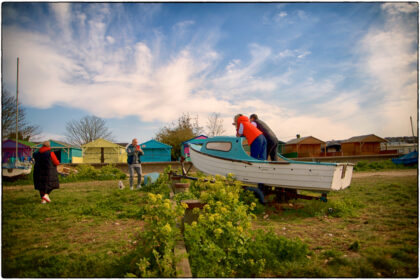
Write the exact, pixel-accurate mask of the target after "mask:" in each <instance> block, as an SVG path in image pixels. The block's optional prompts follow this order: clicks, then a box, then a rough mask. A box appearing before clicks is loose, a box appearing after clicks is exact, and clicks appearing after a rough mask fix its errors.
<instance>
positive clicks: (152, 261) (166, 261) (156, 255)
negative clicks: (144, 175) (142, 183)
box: [126, 193, 185, 277]
mask: <svg viewBox="0 0 420 280" xmlns="http://www.w3.org/2000/svg"><path fill="white" fill-rule="evenodd" d="M184 209H185V208H184V207H183V206H182V205H173V204H172V202H171V201H170V200H169V199H165V198H164V197H163V196H162V195H161V194H153V193H148V194H147V203H146V204H145V206H144V214H143V219H144V221H145V226H144V230H143V231H141V232H140V233H139V235H138V238H137V240H138V244H139V245H138V246H137V248H136V252H137V254H136V258H135V259H134V261H133V262H134V263H135V264H136V267H134V268H131V271H130V273H128V274H127V275H126V276H133V277H175V276H176V269H175V264H176V258H175V255H174V251H173V249H174V246H175V242H176V240H177V239H179V238H181V235H180V230H179V228H178V227H177V224H179V223H180V222H181V218H182V216H183V214H184Z"/></svg>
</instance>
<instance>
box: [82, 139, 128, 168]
mask: <svg viewBox="0 0 420 280" xmlns="http://www.w3.org/2000/svg"><path fill="white" fill-rule="evenodd" d="M82 153H83V163H120V162H127V152H126V151H125V147H123V146H120V145H118V144H116V143H112V142H110V141H108V140H105V139H102V138H99V139H96V140H94V141H92V142H89V143H87V144H85V145H82Z"/></svg>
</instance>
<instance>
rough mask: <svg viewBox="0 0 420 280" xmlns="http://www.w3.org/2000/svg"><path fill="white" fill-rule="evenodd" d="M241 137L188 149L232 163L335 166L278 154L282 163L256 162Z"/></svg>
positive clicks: (214, 139) (217, 139)
mask: <svg viewBox="0 0 420 280" xmlns="http://www.w3.org/2000/svg"><path fill="white" fill-rule="evenodd" d="M243 140H244V138H243V137H233V136H216V137H212V138H207V139H205V141H204V142H203V144H202V145H201V146H199V145H196V144H189V145H190V148H192V149H194V150H195V151H196V152H200V153H203V154H206V155H210V156H213V157H217V158H222V159H229V160H232V161H240V162H249V163H268V164H288V163H294V164H311V165H326V166H337V165H338V164H337V163H331V162H308V161H297V160H291V159H288V158H285V157H283V156H282V155H280V154H279V157H280V158H281V159H282V161H268V160H258V159H255V158H253V157H251V156H249V155H248V154H247V153H246V152H245V151H244V149H243V146H242V143H243Z"/></svg>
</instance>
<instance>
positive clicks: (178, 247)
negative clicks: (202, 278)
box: [174, 240, 192, 278]
mask: <svg viewBox="0 0 420 280" xmlns="http://www.w3.org/2000/svg"><path fill="white" fill-rule="evenodd" d="M174 254H175V259H177V258H180V261H179V262H178V263H177V264H176V273H177V277H181V278H191V277H192V273H191V267H190V262H189V261H188V254H187V249H186V248H185V243H184V240H178V241H177V242H176V244H175V248H174Z"/></svg>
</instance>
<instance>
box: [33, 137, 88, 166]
mask: <svg viewBox="0 0 420 280" xmlns="http://www.w3.org/2000/svg"><path fill="white" fill-rule="evenodd" d="M49 141H50V146H51V151H52V152H54V154H55V156H56V157H57V159H58V161H59V162H60V163H78V162H81V159H82V149H81V148H79V147H76V146H72V145H70V144H67V143H64V142H61V141H56V140H49ZM41 147H42V143H41V144H38V145H36V146H35V147H34V149H39V148H41Z"/></svg>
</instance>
